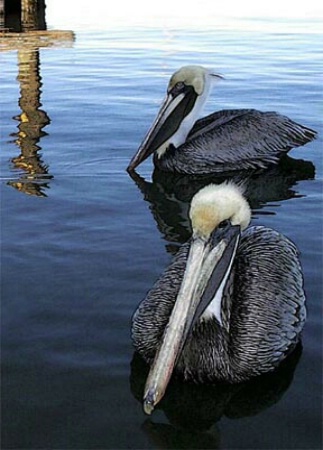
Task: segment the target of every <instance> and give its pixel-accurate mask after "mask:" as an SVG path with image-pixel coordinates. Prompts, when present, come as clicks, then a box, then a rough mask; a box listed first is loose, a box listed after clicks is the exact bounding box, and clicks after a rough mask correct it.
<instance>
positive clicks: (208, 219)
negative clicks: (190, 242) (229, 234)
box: [190, 183, 251, 238]
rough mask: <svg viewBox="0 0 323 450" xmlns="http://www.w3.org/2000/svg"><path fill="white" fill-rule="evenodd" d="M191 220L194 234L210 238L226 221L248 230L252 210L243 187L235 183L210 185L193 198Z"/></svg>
mask: <svg viewBox="0 0 323 450" xmlns="http://www.w3.org/2000/svg"><path fill="white" fill-rule="evenodd" d="M190 219H191V222H192V227H193V232H194V233H195V234H197V235H200V236H202V237H204V238H208V237H209V236H210V235H211V233H212V231H213V230H214V229H215V228H217V227H218V226H219V224H220V223H221V222H222V221H224V220H230V221H231V224H232V225H240V226H241V229H245V228H247V226H248V225H249V223H250V219H251V210H250V207H249V204H248V202H247V200H246V199H245V198H244V196H243V190H242V188H241V187H239V186H237V185H235V184H233V183H222V184H219V185H216V184H210V185H208V186H206V187H205V188H203V189H201V190H200V191H199V192H198V193H197V194H195V196H194V197H193V199H192V203H191V209H190Z"/></svg>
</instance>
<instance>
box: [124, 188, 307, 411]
mask: <svg viewBox="0 0 323 450" xmlns="http://www.w3.org/2000/svg"><path fill="white" fill-rule="evenodd" d="M250 217H251V212H250V207H249V204H248V203H247V201H246V200H245V198H244V196H243V195H242V192H241V188H239V187H238V186H237V185H234V184H233V183H223V184H221V185H212V184H211V185H209V186H206V187H204V188H203V189H201V190H200V191H199V192H198V193H197V194H195V196H194V197H193V199H192V202H191V207H190V220H191V224H192V230H193V234H192V238H191V240H190V242H188V243H186V244H183V245H182V246H181V247H180V250H179V251H178V253H177V254H176V256H175V258H174V260H173V262H172V263H171V264H170V266H169V267H168V268H167V269H166V271H165V272H164V274H163V275H162V276H161V278H160V279H159V280H158V281H157V282H156V284H155V285H154V287H153V288H152V289H151V290H150V291H149V293H148V295H147V297H146V298H145V299H144V300H143V301H142V302H141V303H140V305H139V307H138V309H137V310H136V312H135V314H134V316H133V322H132V339H133V343H134V347H135V349H136V350H137V351H138V353H139V354H140V355H141V356H142V357H143V358H144V359H145V361H147V362H148V363H149V364H151V368H150V372H149V375H148V379H147V382H146V387H145V392H144V409H145V411H146V412H147V413H148V414H150V413H151V412H152V410H153V408H154V406H155V405H156V404H157V403H158V402H159V401H160V399H161V398H162V397H163V395H164V393H165V390H166V387H167V384H168V382H169V380H170V377H171V375H172V373H173V370H174V369H175V371H176V372H177V373H179V374H181V375H182V376H183V377H184V379H186V380H192V381H195V382H197V383H207V382H213V381H216V380H222V381H226V382H229V383H238V382H242V381H246V380H248V379H250V378H252V377H255V376H257V375H261V374H263V373H267V372H270V371H272V370H274V369H275V368H276V367H277V366H278V365H279V363H280V362H281V361H282V360H283V359H284V358H286V356H287V355H288V354H289V353H290V352H291V351H292V350H293V349H294V347H295V345H296V344H297V342H298V341H299V337H300V333H301V330H302V328H303V325H304V321H305V317H306V310H305V295H304V291H303V277H302V270H301V266H300V262H299V259H298V251H297V248H296V247H295V245H294V244H293V243H292V242H291V241H290V240H288V239H287V238H286V237H285V236H283V235H282V234H280V233H278V232H277V231H275V230H272V229H270V228H267V227H264V226H253V227H249V228H247V227H248V225H249V222H250Z"/></svg>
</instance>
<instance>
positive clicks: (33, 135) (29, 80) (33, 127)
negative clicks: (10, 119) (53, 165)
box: [9, 48, 52, 196]
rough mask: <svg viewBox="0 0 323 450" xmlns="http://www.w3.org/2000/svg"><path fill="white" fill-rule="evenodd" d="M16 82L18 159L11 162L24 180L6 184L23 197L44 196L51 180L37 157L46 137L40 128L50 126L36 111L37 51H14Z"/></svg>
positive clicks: (38, 64) (44, 115) (38, 74)
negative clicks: (17, 90)
mask: <svg viewBox="0 0 323 450" xmlns="http://www.w3.org/2000/svg"><path fill="white" fill-rule="evenodd" d="M18 67H19V75H18V81H19V83H20V99H19V106H20V108H21V114H19V115H18V116H15V117H14V119H15V120H18V121H19V125H18V130H19V131H18V132H17V133H13V134H12V135H13V136H15V137H16V140H15V143H16V145H17V146H18V147H19V148H20V150H21V153H20V155H19V156H17V157H15V158H13V159H12V162H13V164H14V166H15V167H16V168H17V169H22V170H23V171H24V172H25V176H22V177H20V178H21V179H20V180H18V181H10V182H9V184H10V185H11V186H13V187H15V188H16V189H18V190H20V191H22V192H25V193H27V194H32V195H39V196H44V195H45V194H44V189H45V188H47V187H48V184H47V180H48V179H50V178H51V177H52V176H51V175H50V174H49V172H48V167H47V166H46V164H44V163H43V161H42V160H41V157H40V155H39V153H38V152H39V150H40V149H41V147H40V146H39V145H38V143H39V141H40V139H41V138H42V137H43V136H45V135H46V133H45V132H44V131H43V128H44V127H46V125H48V124H49V123H50V119H49V117H48V115H47V113H46V112H45V111H43V110H42V109H40V107H41V106H42V104H41V102H40V95H41V89H40V88H41V86H42V83H41V76H40V62H39V50H38V49H28V48H26V49H23V50H19V51H18Z"/></svg>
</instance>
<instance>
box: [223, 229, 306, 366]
mask: <svg viewBox="0 0 323 450" xmlns="http://www.w3.org/2000/svg"><path fill="white" fill-rule="evenodd" d="M235 273H236V278H235V286H234V289H235V293H234V303H233V304H232V310H231V318H230V334H231V345H232V348H234V349H235V358H236V363H237V365H239V366H240V367H239V369H240V371H241V372H242V373H243V367H244V366H246V367H248V370H250V367H252V366H254V367H255V368H257V367H261V372H265V371H266V370H267V371H268V370H272V369H273V368H274V367H276V366H277V365H278V364H279V363H280V362H281V361H282V360H283V359H284V358H285V357H286V354H288V353H289V352H290V351H291V350H292V349H293V348H294V347H295V345H296V344H297V342H298V340H299V336H300V333H301V331H302V329H303V326H304V323H305V319H306V308H305V294H304V289H303V276H302V269H301V265H300V261H299V254H298V250H297V248H296V246H295V245H294V243H293V242H291V241H290V240H289V239H288V238H286V237H285V236H283V235H282V234H280V233H278V232H277V231H275V230H272V229H270V228H267V227H263V226H255V227H250V228H248V229H247V230H246V231H245V232H244V233H243V235H242V238H241V242H240V246H239V256H238V257H237V261H236V266H235ZM239 355H241V359H240V356H239ZM239 361H240V362H239Z"/></svg>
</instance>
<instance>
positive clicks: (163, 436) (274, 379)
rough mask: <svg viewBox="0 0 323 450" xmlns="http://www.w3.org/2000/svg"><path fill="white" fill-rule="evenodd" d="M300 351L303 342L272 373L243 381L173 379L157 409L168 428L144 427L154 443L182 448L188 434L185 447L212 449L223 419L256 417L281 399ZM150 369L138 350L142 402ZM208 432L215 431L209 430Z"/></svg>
mask: <svg viewBox="0 0 323 450" xmlns="http://www.w3.org/2000/svg"><path fill="white" fill-rule="evenodd" d="M301 354H302V344H301V343H299V344H298V345H297V346H296V348H295V350H294V351H293V352H292V353H291V354H290V355H289V356H288V357H287V358H286V359H285V360H284V361H283V362H282V363H281V364H280V365H279V367H278V368H277V369H276V370H275V371H274V372H271V373H268V374H265V375H261V376H259V377H256V378H254V379H253V380H250V381H248V382H245V383H240V384H227V383H214V384H209V385H197V384H193V383H182V382H181V380H180V379H177V378H175V377H174V378H173V379H172V380H171V382H170V384H169V387H168V390H167V395H165V397H164V399H163V400H162V401H161V402H160V404H159V405H157V409H161V410H163V411H164V413H165V415H166V416H167V418H168V420H169V424H168V426H165V425H166V424H163V425H164V426H160V424H158V423H152V422H150V421H148V422H147V421H146V422H145V424H144V431H145V433H146V434H147V435H148V436H149V438H150V439H152V440H153V441H154V442H156V441H158V442H160V443H163V444H164V445H160V446H159V447H161V448H184V446H183V445H182V446H181V445H180V444H183V443H184V442H185V441H186V440H187V439H188V438H189V439H190V441H191V442H190V444H191V445H190V446H186V447H190V448H209V446H208V445H207V443H208V442H209V441H210V440H211V441H213V443H215V441H218V440H219V438H220V436H219V430H216V432H215V433H214V425H215V424H216V423H217V422H218V421H220V419H221V418H222V417H228V418H230V419H240V418H243V417H251V416H256V415H258V414H261V413H262V412H263V411H265V410H266V409H267V408H269V407H271V406H272V405H274V404H276V403H278V402H279V401H280V400H281V398H282V397H283V395H284V394H285V393H286V392H287V390H288V388H289V387H290V385H291V383H292V380H293V376H294V373H295V370H296V367H297V364H298V362H299V360H300V357H301ZM148 372H149V366H148V364H146V363H145V362H144V360H143V359H142V358H141V357H140V356H139V354H138V353H135V354H134V356H133V358H132V361H131V372H130V387H131V392H132V394H133V396H134V397H135V398H136V399H137V400H138V401H139V402H141V401H142V396H143V392H144V387H145V382H146V379H147V376H148ZM209 430H211V431H212V434H210V433H208V431H209ZM179 433H180V434H179ZM214 434H215V435H214ZM195 442H196V445H194V443H195ZM166 444H168V445H166ZM159 447H158V448H159ZM186 447H185V448H186ZM211 448H217V447H213V446H212V447H211Z"/></svg>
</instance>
